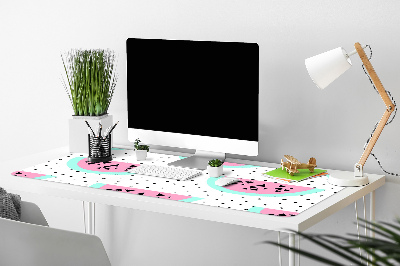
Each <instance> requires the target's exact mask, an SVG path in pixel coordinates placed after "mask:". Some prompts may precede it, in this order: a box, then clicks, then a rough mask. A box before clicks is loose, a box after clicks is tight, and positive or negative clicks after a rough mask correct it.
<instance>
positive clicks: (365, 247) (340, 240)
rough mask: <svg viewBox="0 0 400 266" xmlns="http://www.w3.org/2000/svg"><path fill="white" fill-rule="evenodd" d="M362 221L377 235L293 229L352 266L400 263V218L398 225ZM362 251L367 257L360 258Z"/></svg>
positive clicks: (326, 262)
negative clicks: (311, 232) (346, 235)
mask: <svg viewBox="0 0 400 266" xmlns="http://www.w3.org/2000/svg"><path fill="white" fill-rule="evenodd" d="M359 220H360V221H361V222H362V223H365V225H361V227H363V228H365V227H366V229H367V231H370V232H374V233H375V235H376V238H375V237H370V236H368V235H367V236H365V235H362V234H361V235H360V236H358V235H356V234H348V237H342V236H336V235H332V234H306V233H301V232H294V231H292V232H293V233H296V234H298V235H299V236H300V237H302V238H304V239H307V240H308V241H310V242H312V243H314V244H316V245H318V246H320V247H322V248H325V249H327V250H329V251H330V252H332V253H333V254H335V255H337V256H339V257H341V258H343V259H345V260H346V261H348V262H349V263H351V265H367V263H368V265H388V266H391V265H400V220H399V219H397V220H396V224H391V223H386V222H380V223H376V222H369V221H366V220H363V219H359ZM289 231H290V230H289ZM262 243H268V244H272V245H277V246H281V247H283V248H285V249H289V250H292V251H294V252H296V253H299V254H301V255H303V256H305V257H308V258H310V259H313V260H316V261H319V262H320V263H321V265H342V264H340V263H338V262H337V261H335V259H329V258H326V257H322V256H320V255H319V254H315V253H313V252H311V251H306V250H300V249H297V248H295V247H289V246H288V245H284V244H277V243H275V242H272V241H264V242H262ZM360 254H362V255H363V256H361V257H360ZM366 254H368V256H366ZM346 265H350V264H346Z"/></svg>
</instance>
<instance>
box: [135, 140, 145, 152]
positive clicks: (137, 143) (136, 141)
mask: <svg viewBox="0 0 400 266" xmlns="http://www.w3.org/2000/svg"><path fill="white" fill-rule="evenodd" d="M139 143H140V139H136V140H135V142H134V145H133V146H134V147H135V150H138V151H149V146H147V145H139Z"/></svg>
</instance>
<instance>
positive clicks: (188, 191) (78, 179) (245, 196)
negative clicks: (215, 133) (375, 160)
mask: <svg viewBox="0 0 400 266" xmlns="http://www.w3.org/2000/svg"><path fill="white" fill-rule="evenodd" d="M112 155H113V160H112V161H111V162H109V163H97V164H92V163H87V161H86V156H87V155H85V154H70V155H68V156H65V157H62V158H59V159H56V160H52V161H48V162H46V163H43V164H39V165H36V166H32V167H29V168H26V169H23V170H20V171H16V172H14V173H13V175H16V176H21V177H27V178H33V179H38V182H44V181H47V182H59V183H66V184H70V185H77V186H84V187H90V188H92V189H105V190H110V191H115V193H130V194H136V195H142V196H148V197H157V198H160V199H165V200H175V201H182V202H186V203H187V204H201V205H208V206H214V207H218V208H227V209H233V210H240V211H247V212H252V213H258V214H269V215H276V216H286V217H289V216H293V215H297V214H298V213H301V212H302V211H304V210H306V209H308V208H310V207H312V206H313V205H314V204H317V203H318V202H320V201H322V200H324V199H326V198H327V197H329V196H331V195H333V194H334V193H336V192H338V191H340V190H341V189H342V188H338V187H333V186H330V185H329V184H327V182H326V177H325V176H324V177H322V178H315V179H313V181H310V182H306V183H303V182H304V181H302V182H300V183H296V185H292V184H291V185H288V184H287V183H286V184H285V183H282V184H280V182H278V181H276V180H274V179H271V178H267V177H265V176H263V175H262V173H265V172H268V171H270V170H273V169H272V168H269V167H263V166H256V165H246V164H238V163H229V162H226V163H225V166H224V174H225V175H227V176H232V177H238V178H240V179H241V180H242V182H244V183H243V185H241V187H240V188H238V187H235V186H233V187H232V186H226V187H219V186H216V185H215V178H209V177H208V175H207V171H203V174H202V175H201V176H199V177H196V178H194V179H192V180H188V181H176V180H171V179H165V178H157V177H148V176H141V175H136V174H131V173H129V172H127V171H128V170H129V169H131V168H133V167H140V166H141V165H142V164H156V165H167V164H168V163H170V162H173V161H176V160H179V159H180V158H179V156H175V155H167V154H158V153H148V158H147V159H146V160H145V161H137V160H136V156H135V153H134V151H133V150H124V149H118V150H116V149H113V150H112ZM17 173H18V174H17ZM25 173H26V174H25ZM267 192H268V193H267Z"/></svg>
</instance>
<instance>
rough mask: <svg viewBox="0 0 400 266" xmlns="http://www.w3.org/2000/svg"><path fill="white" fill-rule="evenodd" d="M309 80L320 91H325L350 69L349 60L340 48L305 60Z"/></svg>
mask: <svg viewBox="0 0 400 266" xmlns="http://www.w3.org/2000/svg"><path fill="white" fill-rule="evenodd" d="M305 63H306V67H307V71H308V74H309V75H310V77H311V79H312V80H313V81H314V83H315V84H316V85H317V87H318V88H320V89H325V88H326V87H327V86H328V85H329V84H331V83H332V82H333V81H334V80H335V79H337V78H338V77H339V76H340V75H342V74H343V73H344V72H346V70H348V69H349V68H350V67H351V60H350V58H349V56H348V55H347V53H346V51H345V50H344V49H343V48H342V47H338V48H336V49H333V50H330V51H328V52H325V53H322V54H319V55H316V56H313V57H310V58H307V59H306V62H305Z"/></svg>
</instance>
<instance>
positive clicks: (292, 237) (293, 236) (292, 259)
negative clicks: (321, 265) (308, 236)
mask: <svg viewBox="0 0 400 266" xmlns="http://www.w3.org/2000/svg"><path fill="white" fill-rule="evenodd" d="M295 240H296V234H294V233H289V247H291V248H294V247H295V246H296V241H295ZM294 255H295V252H294V251H291V250H289V266H295V264H296V261H295V256H294Z"/></svg>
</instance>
